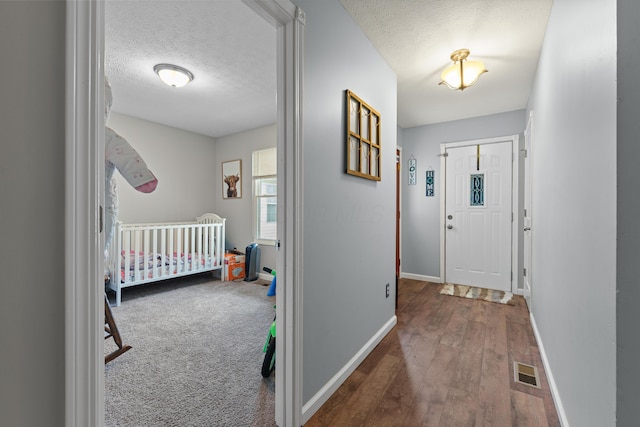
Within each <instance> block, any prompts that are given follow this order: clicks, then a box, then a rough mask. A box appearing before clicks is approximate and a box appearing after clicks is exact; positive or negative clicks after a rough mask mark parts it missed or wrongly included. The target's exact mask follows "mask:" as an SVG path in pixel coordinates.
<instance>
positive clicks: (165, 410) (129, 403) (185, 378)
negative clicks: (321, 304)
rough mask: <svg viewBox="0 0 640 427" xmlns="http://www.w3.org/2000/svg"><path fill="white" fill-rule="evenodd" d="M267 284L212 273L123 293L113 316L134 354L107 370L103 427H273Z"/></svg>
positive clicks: (270, 311) (107, 347) (108, 346)
mask: <svg viewBox="0 0 640 427" xmlns="http://www.w3.org/2000/svg"><path fill="white" fill-rule="evenodd" d="M263 285H268V283H266V282H264V281H257V282H242V281H240V282H221V281H220V280H212V277H211V274H210V273H207V274H204V275H198V276H192V277H190V278H185V279H174V280H171V281H165V282H157V283H152V284H149V285H142V286H137V287H134V288H129V289H126V290H124V291H123V298H122V301H123V302H122V305H121V306H120V307H113V308H112V311H113V315H114V317H115V320H116V322H117V326H118V329H119V331H120V334H121V335H122V338H123V341H124V343H125V344H129V345H131V346H132V347H133V348H132V349H131V350H129V351H128V352H126V353H124V354H123V355H121V356H120V357H118V358H116V359H114V360H113V361H111V362H109V363H108V364H107V365H106V366H105V426H109V427H111V426H117V427H124V426H136V427H143V426H154V427H155V426H207V427H209V426H221V427H222V426H234V427H235V426H261V427H263V426H275V422H274V404H275V403H274V402H275V383H274V377H275V375H272V376H271V378H268V379H264V378H263V377H262V376H261V374H260V368H261V366H262V359H263V356H264V353H263V352H262V346H263V344H264V340H265V338H266V334H267V330H268V328H269V325H270V324H271V322H272V321H273V317H274V309H273V305H274V304H275V297H267V296H266V295H267V289H268V286H263ZM115 348H116V347H115V344H114V343H113V340H111V339H109V340H106V341H105V354H106V353H108V352H110V351H112V350H113V349H115Z"/></svg>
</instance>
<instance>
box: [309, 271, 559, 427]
mask: <svg viewBox="0 0 640 427" xmlns="http://www.w3.org/2000/svg"><path fill="white" fill-rule="evenodd" d="M398 286H399V290H398V310H397V316H398V324H397V326H396V327H395V328H394V329H393V330H392V331H391V332H390V333H389V335H388V336H387V337H385V338H384V339H383V340H382V342H381V343H380V344H379V345H378V346H377V347H376V348H375V349H374V351H373V352H372V353H371V354H370V355H369V357H367V358H366V359H365V361H364V362H363V363H362V364H361V365H360V366H359V367H358V369H356V371H355V372H354V373H353V374H351V376H350V377H349V378H348V379H347V380H346V381H345V383H344V384H343V385H342V386H341V387H340V388H339V389H338V390H337V392H336V393H335V394H334V395H333V396H332V397H331V398H330V399H329V400H328V401H327V402H326V403H325V404H324V405H323V406H322V408H320V410H319V411H318V412H317V413H316V414H315V415H314V416H313V417H312V418H311V419H310V420H309V422H308V423H307V424H305V426H306V427H316V426H317V427H320V426H328V425H331V426H345V427H347V426H348V427H354V426H385V427H386V426H434V427H435V426H455V427H460V426H491V427H500V426H505V427H506V426H518V427H523V426H532V427H533V426H535V427H540V426H554V427H555V426H559V425H560V422H559V420H558V416H557V414H556V410H555V407H554V403H553V399H552V396H551V392H550V390H549V385H548V383H547V379H546V376H545V373H544V369H543V365H542V361H541V358H540V353H539V350H538V346H537V344H536V340H535V337H534V334H533V329H532V328H531V324H530V321H529V312H528V310H527V307H526V304H525V302H524V299H522V298H521V297H515V302H516V304H515V305H513V306H512V305H502V304H495V303H489V302H484V301H478V300H467V299H464V298H458V297H451V296H444V295H440V294H439V293H438V291H439V289H440V286H441V285H438V284H433V283H429V282H421V281H417V280H410V279H401V280H400V282H399V285H398ZM514 361H517V362H521V363H524V364H528V365H533V366H535V367H537V369H538V372H539V377H540V386H541V388H540V389H538V388H534V387H532V386H529V385H525V384H521V383H516V382H514V380H513V376H514V373H513V371H514V369H513V362H514Z"/></svg>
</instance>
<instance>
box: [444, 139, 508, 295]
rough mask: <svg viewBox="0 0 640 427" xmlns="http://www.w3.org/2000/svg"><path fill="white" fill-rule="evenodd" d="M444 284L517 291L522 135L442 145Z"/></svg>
mask: <svg viewBox="0 0 640 427" xmlns="http://www.w3.org/2000/svg"><path fill="white" fill-rule="evenodd" d="M440 149H441V158H442V161H441V162H442V171H443V172H442V180H443V194H444V197H443V198H442V201H441V221H440V222H441V230H442V231H441V239H440V242H441V243H440V248H441V275H442V276H443V277H442V280H443V282H445V283H451V284H458V285H468V286H476V287H481V288H487V289H494V290H500V291H507V292H517V288H518V275H517V274H515V273H516V272H517V271H518V230H517V224H518V220H517V218H518V217H517V206H518V162H517V160H518V135H513V136H507V137H500V138H489V139H481V140H472V141H463V142H456V143H445V144H441V148H440Z"/></svg>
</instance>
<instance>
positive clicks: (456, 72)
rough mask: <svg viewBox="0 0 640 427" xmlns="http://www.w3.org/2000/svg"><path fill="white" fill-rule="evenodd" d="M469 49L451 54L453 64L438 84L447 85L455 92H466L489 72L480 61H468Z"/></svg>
mask: <svg viewBox="0 0 640 427" xmlns="http://www.w3.org/2000/svg"><path fill="white" fill-rule="evenodd" d="M468 56H469V49H458V50H456V51H455V52H453V53H452V54H451V60H452V61H453V64H452V65H450V66H448V67H447V68H445V70H444V71H443V72H442V74H441V75H440V77H441V78H442V81H441V82H440V83H438V84H446V85H447V86H449V87H450V88H451V89H454V90H465V89H466V88H468V87H469V86H471V85H473V84H475V82H477V81H478V78H479V77H480V75H482V74H484V73H486V72H487V70H486V69H485V68H484V64H483V63H482V62H480V61H468V60H467V57H468Z"/></svg>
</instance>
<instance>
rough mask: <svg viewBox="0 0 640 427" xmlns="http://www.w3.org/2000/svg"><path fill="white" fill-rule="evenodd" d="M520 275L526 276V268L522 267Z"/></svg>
mask: <svg viewBox="0 0 640 427" xmlns="http://www.w3.org/2000/svg"><path fill="white" fill-rule="evenodd" d="M522 275H523V276H525V277H527V269H526V268H523V269H522Z"/></svg>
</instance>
